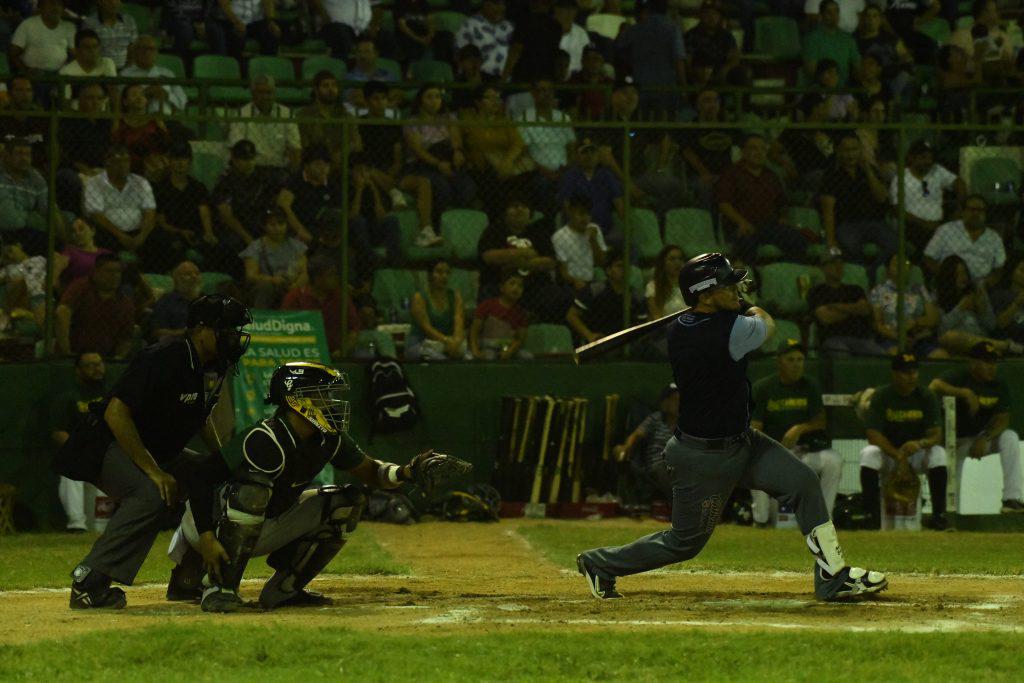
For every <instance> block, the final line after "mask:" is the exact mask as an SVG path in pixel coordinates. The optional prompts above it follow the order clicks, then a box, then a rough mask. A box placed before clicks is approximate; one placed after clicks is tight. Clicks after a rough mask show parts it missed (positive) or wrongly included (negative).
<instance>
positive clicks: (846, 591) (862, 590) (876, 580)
mask: <svg viewBox="0 0 1024 683" xmlns="http://www.w3.org/2000/svg"><path fill="white" fill-rule="evenodd" d="M817 573H818V576H817V578H818V579H820V581H815V583H817V584H818V585H817V586H815V593H816V594H817V596H818V598H819V599H821V600H824V601H826V602H842V601H852V600H858V599H860V598H864V597H867V596H869V595H871V594H872V593H881V592H882V591H884V590H885V589H886V588H888V587H889V579H887V578H886V576H885V574H883V573H882V572H873V571H869V570H867V569H862V568H860V567H844V568H843V570H842V571H841V572H839V573H838V574H836V575H835V576H833V577H832V578H831V579H826V578H825V576H824V570H822V569H821V568H820V567H818V568H817Z"/></svg>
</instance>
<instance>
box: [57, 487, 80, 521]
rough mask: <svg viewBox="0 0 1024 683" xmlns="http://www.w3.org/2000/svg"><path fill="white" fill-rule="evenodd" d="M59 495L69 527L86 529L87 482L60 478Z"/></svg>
mask: <svg viewBox="0 0 1024 683" xmlns="http://www.w3.org/2000/svg"><path fill="white" fill-rule="evenodd" d="M57 495H58V496H60V504H61V505H62V506H63V507H64V514H65V515H67V518H68V526H67V528H68V529H85V528H87V527H86V524H85V482H84V481H74V480H72V479H68V478H67V477H61V478H60V484H58V485H57Z"/></svg>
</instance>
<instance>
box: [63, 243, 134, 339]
mask: <svg viewBox="0 0 1024 683" xmlns="http://www.w3.org/2000/svg"><path fill="white" fill-rule="evenodd" d="M121 271H122V267H121V259H119V258H118V257H117V255H116V254H100V255H99V256H97V257H96V266H95V267H94V268H93V271H92V274H91V275H90V276H89V277H85V278H81V279H79V280H75V281H74V282H72V283H71V284H70V285H68V288H67V289H66V290H64V294H63V296H61V299H60V304H59V305H58V306H57V311H56V313H55V314H54V334H55V337H56V340H57V350H58V352H59V353H62V354H64V355H70V354H72V353H81V352H83V351H88V350H95V351H97V352H99V353H100V354H101V355H103V356H104V357H113V358H115V359H122V358H124V357H125V356H127V355H128V352H129V351H130V350H131V345H132V334H133V331H134V327H135V306H134V305H133V304H132V300H131V299H129V298H128V297H127V296H125V295H124V294H122V293H121V292H120V291H119V289H120V287H121Z"/></svg>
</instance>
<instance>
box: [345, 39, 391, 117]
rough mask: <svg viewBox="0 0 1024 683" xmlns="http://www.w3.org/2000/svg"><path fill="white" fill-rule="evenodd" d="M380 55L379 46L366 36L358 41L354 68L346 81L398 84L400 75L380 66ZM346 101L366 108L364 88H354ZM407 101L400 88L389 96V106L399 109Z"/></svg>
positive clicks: (353, 60)
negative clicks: (403, 101) (404, 100)
mask: <svg viewBox="0 0 1024 683" xmlns="http://www.w3.org/2000/svg"><path fill="white" fill-rule="evenodd" d="M379 59H380V53H379V52H378V51H377V44H376V43H374V42H373V40H372V39H370V38H367V37H365V36H363V37H360V38H359V40H357V41H356V49H355V51H354V53H353V58H352V62H353V64H352V68H351V69H350V70H349V72H348V73H347V74H346V75H345V80H347V81H356V82H360V83H366V82H367V81H377V82H379V83H396V82H397V81H398V78H399V74H396V73H394V72H392V71H389V70H388V69H385V68H384V67H383V66H381V65H380V63H379V62H378V60H379ZM346 99H347V100H348V101H349V102H351V103H352V105H353V106H355V107H357V108H358V109H365V108H366V100H365V99H364V98H363V91H362V88H352V89H351V90H349V91H348V92H347V93H346ZM403 99H405V95H404V93H403V92H402V91H401V90H399V89H398V88H393V89H392V90H391V91H390V94H389V96H388V101H389V104H390V105H391V106H393V107H397V106H399V105H401V104H402V100H403Z"/></svg>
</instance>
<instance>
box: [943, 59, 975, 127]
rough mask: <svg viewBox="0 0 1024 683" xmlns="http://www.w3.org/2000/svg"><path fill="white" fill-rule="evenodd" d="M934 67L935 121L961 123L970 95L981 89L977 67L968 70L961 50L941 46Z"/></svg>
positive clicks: (967, 62) (969, 102) (968, 111)
mask: <svg viewBox="0 0 1024 683" xmlns="http://www.w3.org/2000/svg"><path fill="white" fill-rule="evenodd" d="M938 65H939V70H938V74H937V78H936V83H935V86H936V90H937V93H938V100H939V110H938V119H939V120H940V121H942V122H943V123H964V122H965V121H967V120H969V117H970V113H971V100H972V98H973V91H974V90H976V89H977V88H980V87H981V86H982V79H981V68H980V63H979V64H975V65H974V66H975V67H976V68H974V69H972V68H971V60H970V58H969V57H968V56H967V53H966V52H964V51H963V49H961V48H960V47H959V46H957V45H943V46H942V47H941V48H939V55H938Z"/></svg>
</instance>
